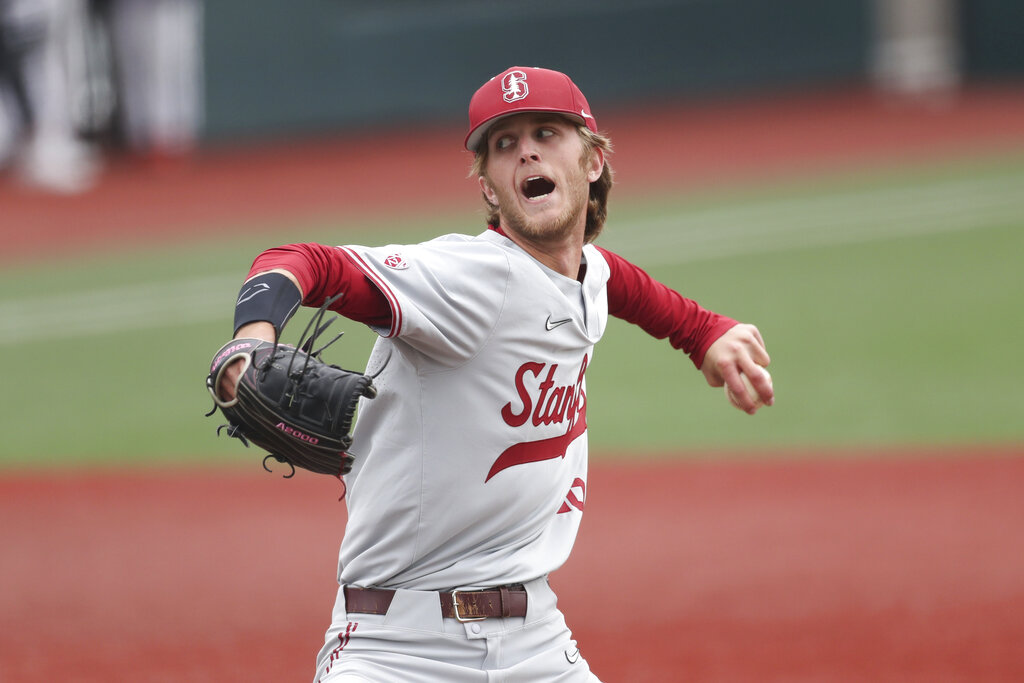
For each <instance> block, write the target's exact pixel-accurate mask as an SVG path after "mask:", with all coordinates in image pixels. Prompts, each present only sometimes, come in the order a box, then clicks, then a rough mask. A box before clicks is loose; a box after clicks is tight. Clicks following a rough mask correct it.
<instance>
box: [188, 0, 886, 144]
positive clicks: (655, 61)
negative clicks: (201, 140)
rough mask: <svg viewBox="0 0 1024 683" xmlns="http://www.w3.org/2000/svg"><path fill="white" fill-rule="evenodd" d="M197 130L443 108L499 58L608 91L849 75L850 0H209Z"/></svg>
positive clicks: (433, 112)
mask: <svg viewBox="0 0 1024 683" xmlns="http://www.w3.org/2000/svg"><path fill="white" fill-rule="evenodd" d="M206 26H207V36H206V45H207V47H206V50H207V55H206V60H207V133H208V135H209V136H210V137H213V138H223V137H238V136H245V135H255V134H260V135H263V134H267V133H290V132H297V131H306V130H310V129H312V130H318V129H319V130H330V129H336V128H340V127H349V126H362V125H368V124H373V123H394V122H402V121H408V120H416V119H428V120H433V121H448V120H453V119H454V120H459V121H461V119H462V117H464V116H465V107H466V105H467V104H468V101H469V97H470V95H471V94H472V93H473V91H474V90H475V89H476V87H477V86H479V85H480V84H481V83H482V82H483V81H484V80H486V79H487V78H489V77H491V76H493V75H494V74H495V73H497V72H499V71H501V70H503V69H504V68H505V67H507V66H511V65H513V64H518V65H526V66H547V67H550V68H555V69H559V70H562V71H566V72H568V73H570V74H571V75H572V76H573V78H574V80H576V81H577V83H578V84H579V85H580V86H581V87H582V88H583V90H584V92H586V93H587V96H588V98H589V99H590V101H591V104H593V105H594V106H595V107H597V108H601V107H602V106H603V105H604V106H607V105H608V104H613V103H615V102H616V101H620V100H636V99H637V98H645V97H657V96H665V95H666V94H667V95H670V96H686V95H693V94H705V93H708V92H713V91H727V90H734V89H743V88H751V87H766V86H780V85H801V84H808V83H820V82H830V81H836V80H849V79H859V78H861V75H862V74H863V73H864V71H865V68H866V60H867V54H868V52H867V47H866V45H867V42H868V38H869V33H870V17H869V16H868V14H867V11H866V8H865V2H864V1H863V0H828V2H822V1H821V0H772V1H771V2H767V1H765V0H689V1H683V0H674V1H670V0H659V1H655V0H630V1H626V2H612V1H609V0H588V1H583V0H561V1H559V0H509V1H505V2H487V1H484V0H441V1H437V2H429V1H424V0H418V1H417V0H377V1H376V2H354V1H352V0H295V1H294V2H283V1H281V0H213V1H211V2H208V3H207V9H206Z"/></svg>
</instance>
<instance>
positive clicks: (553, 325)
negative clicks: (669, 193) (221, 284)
mask: <svg viewBox="0 0 1024 683" xmlns="http://www.w3.org/2000/svg"><path fill="white" fill-rule="evenodd" d="M469 120H470V125H469V133H468V135H467V136H466V139H465V146H466V148H467V149H468V150H469V151H471V152H473V154H474V165H473V168H474V170H475V172H476V175H477V176H478V178H479V184H480V189H481V192H482V194H483V198H484V201H485V203H486V206H487V210H488V213H489V216H488V222H489V225H488V227H487V229H486V230H484V231H483V232H482V233H481V234H478V235H474V236H466V235H446V236H443V237H439V238H437V239H434V240H431V241H428V242H424V243H421V244H412V245H388V246H379V247H366V246H355V245H349V246H338V247H330V246H324V245H319V244H292V245H288V246H282V247H280V248H275V249H270V250H268V251H265V252H263V253H262V254H260V255H259V256H258V257H257V258H256V260H255V262H254V263H253V266H252V269H251V272H250V277H249V279H248V280H246V282H245V284H244V285H243V288H242V291H241V294H240V296H239V303H238V304H237V305H236V308H235V331H236V336H238V337H249V338H257V339H266V340H274V339H276V338H277V337H278V336H279V335H280V333H281V329H282V327H283V326H284V324H285V323H286V322H287V320H288V319H289V318H290V316H291V315H292V314H293V313H294V311H295V309H296V308H297V307H298V306H299V305H300V304H304V305H309V306H319V305H320V304H321V303H322V302H324V301H325V300H326V299H327V298H328V297H332V296H336V295H340V297H339V298H338V299H337V300H336V302H334V303H332V304H331V308H332V309H333V310H336V311H338V312H339V313H341V314H342V315H344V316H346V317H348V318H350V319H352V320H355V321H359V322H362V323H365V324H367V325H369V326H370V327H371V328H372V329H373V330H374V331H375V332H376V333H377V334H378V335H379V339H378V341H377V342H376V345H375V347H374V350H373V352H372V354H371V356H370V359H369V362H368V366H367V372H368V373H369V372H373V373H375V379H374V383H375V385H376V387H377V392H378V393H377V397H376V398H375V399H374V400H373V401H363V402H362V403H361V405H360V414H359V419H358V422H357V424H356V427H355V431H354V433H353V439H354V441H353V445H352V448H351V455H353V456H354V464H353V466H352V470H351V472H350V473H349V474H348V475H347V476H346V478H345V481H346V485H347V492H348V494H347V505H348V525H347V528H346V530H345V536H344V540H343V542H342V544H341V551H340V557H339V560H340V561H339V570H338V581H339V584H340V586H339V590H338V594H337V600H336V603H335V605H334V612H333V621H332V624H331V626H330V628H329V629H328V631H327V634H326V639H325V643H324V646H323V648H322V650H321V651H320V653H319V656H318V658H317V665H316V675H315V680H316V681H322V682H325V683H326V682H327V681H331V682H332V683H340V682H342V681H422V682H424V683H427V682H430V683H434V682H437V681H448V682H462V681H464V682H466V683H469V682H470V681H523V682H526V681H529V682H536V681H567V682H568V681H597V680H598V679H597V677H596V676H595V675H594V674H593V673H591V672H590V668H589V666H588V664H587V662H586V660H585V659H584V658H583V656H582V655H581V654H580V650H579V648H578V647H577V645H576V642H575V641H574V640H573V636H572V634H571V632H570V631H569V629H568V628H567V626H566V623H565V620H564V618H563V616H562V614H561V613H560V612H559V610H558V609H557V607H556V604H555V602H556V601H555V595H554V594H553V593H552V591H551V589H550V588H549V586H548V580H547V577H548V575H549V574H550V573H551V572H553V571H554V570H556V569H558V567H559V566H561V565H562V564H563V563H564V562H565V560H566V558H567V557H568V556H569V553H570V550H571V549H572V545H573V542H574V540H575V538H576V533H577V530H578V528H579V525H580V519H581V517H582V514H583V511H584V507H585V504H586V497H587V405H588V401H589V396H588V393H587V384H586V373H587V369H588V368H589V367H590V365H591V363H592V362H594V345H595V344H596V343H597V341H598V340H599V339H600V338H601V335H602V334H603V333H604V330H605V325H606V323H607V319H608V315H609V314H611V315H614V316H617V317H620V318H624V319H626V320H629V321H630V322H633V323H635V324H638V325H640V326H641V327H642V328H643V329H644V330H646V331H647V332H648V333H650V334H651V335H652V336H654V337H657V338H667V339H668V340H669V341H670V342H671V344H672V345H673V346H674V347H676V348H679V349H681V350H682V351H684V352H685V353H687V354H688V355H689V356H690V358H691V360H692V362H693V363H694V364H695V365H696V366H697V367H698V368H700V369H701V370H702V371H703V373H704V375H705V378H706V380H707V382H708V383H709V384H711V385H713V386H718V387H721V386H723V384H727V385H728V386H729V387H730V388H731V389H733V391H734V393H736V395H737V396H739V397H740V398H739V402H740V407H742V408H743V409H744V410H746V411H747V412H751V413H752V412H754V411H755V410H756V409H757V405H758V403H757V402H755V398H754V397H752V396H750V395H748V394H747V391H746V390H745V388H744V385H743V383H742V382H743V378H742V376H741V373H742V374H746V375H748V376H750V377H751V378H752V381H753V383H754V386H755V389H756V391H757V393H758V394H759V400H760V401H762V402H763V403H765V404H768V405H770V404H771V403H772V402H773V401H774V398H773V393H772V389H771V386H770V384H769V383H768V381H767V380H766V379H763V378H762V375H761V373H759V372H758V370H759V368H760V367H761V366H765V365H767V364H768V362H769V357H768V354H767V351H766V350H765V346H764V343H763V341H762V339H761V336H760V334H759V333H758V330H757V328H755V327H754V326H752V325H748V324H740V323H737V322H736V321H735V320H732V319H730V318H727V317H725V316H722V315H718V314H716V313H713V312H711V311H708V310H706V309H704V308H702V307H701V306H699V305H698V304H697V303H695V302H694V301H691V300H689V299H686V298H684V297H682V296H681V295H680V294H678V293H676V292H675V291H673V290H672V289H670V288H668V287H666V286H665V285H663V284H661V283H659V282H657V281H655V280H653V279H652V278H651V277H650V276H648V275H647V274H646V273H645V272H644V271H642V270H641V269H639V268H638V267H636V266H635V265H633V264H631V263H629V262H628V261H626V260H625V259H623V258H622V257H620V256H618V255H616V254H613V253H611V252H609V251H606V250H604V249H601V248H600V247H597V246H595V245H594V244H593V240H594V239H595V238H596V237H597V235H598V233H599V232H600V231H601V228H602V226H603V223H604V219H605V215H606V210H607V197H608V192H609V190H610V188H611V185H612V175H611V168H610V166H609V164H608V159H607V157H608V155H609V152H610V142H609V140H608V139H607V138H606V137H605V136H603V135H601V134H600V133H599V132H598V128H597V122H596V120H595V119H594V114H593V112H592V111H591V109H590V106H589V105H588V104H587V100H586V99H585V98H584V96H583V93H582V92H580V90H579V89H578V88H577V87H576V85H575V84H574V83H573V82H572V81H571V80H570V79H569V77H568V76H566V75H564V74H562V73H559V72H556V71H550V70H546V69H541V68H527V67H513V68H510V69H508V70H506V71H504V72H503V73H501V74H499V75H498V76H495V77H494V78H493V79H491V80H490V81H488V82H487V83H485V84H484V85H483V86H482V87H481V88H480V89H479V90H478V91H477V92H476V94H475V95H474V96H473V98H472V101H471V102H470V106H469ZM230 370H232V368H229V372H226V373H225V377H224V379H223V381H222V382H221V384H220V385H219V386H220V389H219V390H220V391H221V393H222V394H223V395H224V396H226V397H230V396H231V395H232V391H233V384H232V382H234V381H236V379H235V378H236V377H237V373H232V372H231V371H230ZM376 373H379V374H376Z"/></svg>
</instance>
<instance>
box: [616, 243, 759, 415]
mask: <svg viewBox="0 0 1024 683" xmlns="http://www.w3.org/2000/svg"><path fill="white" fill-rule="evenodd" d="M597 248H598V250H599V251H600V252H601V255H602V256H604V258H605V261H606V262H607V263H608V267H609V269H610V274H609V278H608V313H609V314H611V315H614V316H615V317H617V318H622V319H623V320H626V321H627V322H630V323H633V324H635V325H638V326H639V327H640V328H642V329H643V330H644V331H646V332H647V333H648V334H650V335H651V336H653V337H656V338H658V339H666V338H667V339H668V340H669V342H670V343H671V344H672V346H673V347H675V348H677V349H681V350H682V351H684V352H685V353H686V354H688V355H689V356H690V359H691V360H692V361H693V364H694V365H695V366H696V367H697V368H699V369H700V370H701V372H702V373H703V374H704V378H705V379H706V380H707V383H708V384H709V385H711V386H713V387H720V386H722V385H724V384H728V385H729V387H730V388H731V389H732V391H733V394H734V395H735V396H736V397H737V400H738V401H739V403H740V407H741V408H742V409H743V410H745V411H746V412H748V413H753V412H755V411H756V409H757V406H756V405H755V404H754V401H753V400H752V399H751V398H750V397H749V396H748V394H747V391H746V389H745V387H744V385H743V380H742V378H741V377H740V373H742V374H744V375H746V376H747V377H749V378H750V380H751V382H752V383H753V385H754V388H755V389H756V390H757V393H758V394H759V395H760V397H761V400H762V401H764V403H765V404H766V405H771V404H772V403H773V402H774V400H775V398H774V391H773V389H772V384H771V381H770V380H769V379H768V378H767V377H766V376H764V374H763V373H761V372H758V371H757V370H758V367H765V366H767V365H768V364H769V363H770V362H771V358H770V357H769V356H768V351H767V349H766V347H765V343H764V339H763V338H762V337H761V333H760V331H759V330H758V329H757V327H755V326H754V325H750V324H745V323H740V322H738V321H736V320H733V319H732V318H729V317H727V316H724V315H720V314H718V313H715V312H714V311H710V310H708V309H706V308H704V307H703V306H701V305H700V304H698V303H697V302H696V301H693V300H692V299H687V298H686V297H684V296H682V295H681V294H679V292H676V291H675V290H673V289H672V288H671V287H668V286H666V285H665V284H663V283H661V282H658V281H657V280H655V279H654V278H652V277H651V276H650V275H648V274H647V272H645V271H644V270H643V269H642V268H640V267H639V266H636V265H635V264H633V263H630V262H629V261H627V260H626V259H624V258H622V257H621V256H619V255H618V254H615V253H613V252H610V251H608V250H607V249H602V248H601V247H597Z"/></svg>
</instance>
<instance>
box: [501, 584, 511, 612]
mask: <svg viewBox="0 0 1024 683" xmlns="http://www.w3.org/2000/svg"><path fill="white" fill-rule="evenodd" d="M498 599H499V601H500V602H501V616H503V617H506V618H507V617H510V616H512V601H511V600H510V599H509V595H508V586H501V587H500V588H498Z"/></svg>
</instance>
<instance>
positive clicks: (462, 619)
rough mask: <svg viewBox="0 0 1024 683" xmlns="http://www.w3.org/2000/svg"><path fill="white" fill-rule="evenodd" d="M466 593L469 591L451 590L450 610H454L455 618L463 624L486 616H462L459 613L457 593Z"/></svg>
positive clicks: (481, 619) (480, 619)
mask: <svg viewBox="0 0 1024 683" xmlns="http://www.w3.org/2000/svg"><path fill="white" fill-rule="evenodd" d="M460 592H461V593H467V592H469V591H457V590H454V591H452V610H453V611H454V612H455V620H456V621H458V622H459V623H462V624H465V623H468V622H470V621H483V620H484V619H486V618H487V617H486V616H484V617H464V616H462V615H461V614H459V593H460Z"/></svg>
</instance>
